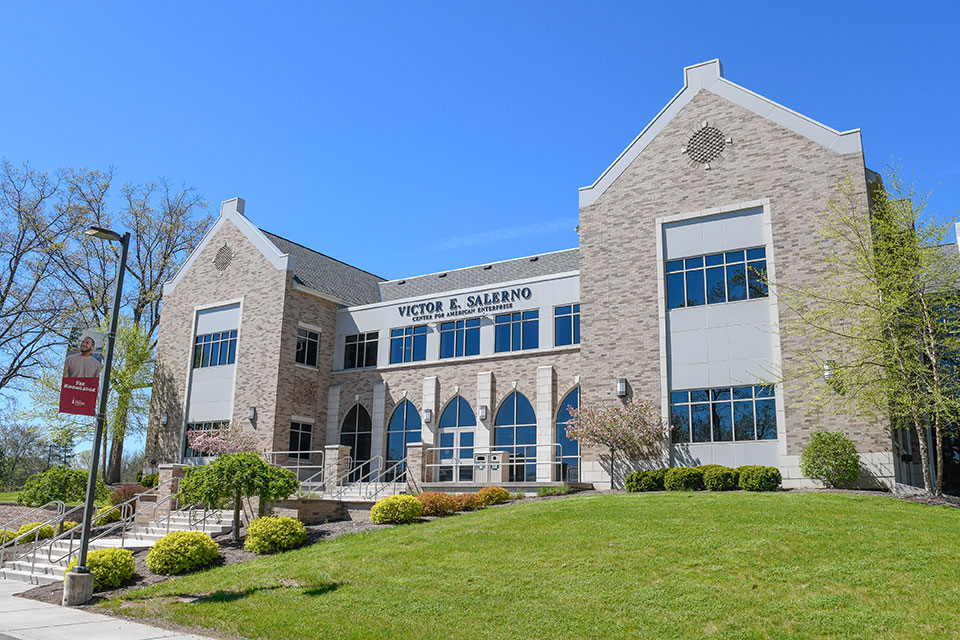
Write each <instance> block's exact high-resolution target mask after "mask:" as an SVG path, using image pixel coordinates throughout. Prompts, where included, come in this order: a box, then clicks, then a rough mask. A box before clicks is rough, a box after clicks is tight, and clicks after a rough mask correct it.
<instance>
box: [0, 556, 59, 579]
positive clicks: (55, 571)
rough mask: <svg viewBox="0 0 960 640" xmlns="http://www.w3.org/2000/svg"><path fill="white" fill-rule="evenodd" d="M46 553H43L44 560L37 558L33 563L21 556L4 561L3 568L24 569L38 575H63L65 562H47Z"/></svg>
mask: <svg viewBox="0 0 960 640" xmlns="http://www.w3.org/2000/svg"><path fill="white" fill-rule="evenodd" d="M45 560H46V555H44V562H41V561H40V559H39V558H37V561H36V562H34V563H31V562H30V559H29V558H21V559H20V560H13V561H11V562H4V563H3V568H4V569H10V570H13V571H25V572H27V573H30V572H31V568H32V571H33V573H36V574H39V575H47V576H59V577H61V578H62V577H63V572H64V571H65V570H66V568H67V564H66V563H65V562H64V563H62V564H61V563H49V562H46V561H45Z"/></svg>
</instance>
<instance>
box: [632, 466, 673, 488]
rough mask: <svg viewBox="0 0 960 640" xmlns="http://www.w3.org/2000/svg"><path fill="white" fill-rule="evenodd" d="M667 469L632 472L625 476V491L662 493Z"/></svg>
mask: <svg viewBox="0 0 960 640" xmlns="http://www.w3.org/2000/svg"><path fill="white" fill-rule="evenodd" d="M666 475H667V469H651V470H650V471H634V472H633V473H631V474H630V475H628V476H627V491H630V492H633V493H635V492H638V491H663V489H664V486H663V481H664V478H665V477H666Z"/></svg>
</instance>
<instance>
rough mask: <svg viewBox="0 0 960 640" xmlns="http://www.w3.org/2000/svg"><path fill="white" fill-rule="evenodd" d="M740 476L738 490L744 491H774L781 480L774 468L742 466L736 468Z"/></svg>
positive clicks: (778, 471)
mask: <svg viewBox="0 0 960 640" xmlns="http://www.w3.org/2000/svg"><path fill="white" fill-rule="evenodd" d="M737 472H738V473H739V474H740V488H741V489H743V490H744V491H776V490H777V489H778V488H779V487H780V483H781V482H782V480H783V478H781V477H780V470H779V469H777V468H776V467H763V466H760V465H744V466H742V467H737Z"/></svg>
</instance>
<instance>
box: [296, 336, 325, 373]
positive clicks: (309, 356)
mask: <svg viewBox="0 0 960 640" xmlns="http://www.w3.org/2000/svg"><path fill="white" fill-rule="evenodd" d="M319 347H320V334H319V333H317V332H316V331H311V330H310V329H297V362H298V363H300V364H305V365H307V366H308V367H315V366H317V349H318V348H319Z"/></svg>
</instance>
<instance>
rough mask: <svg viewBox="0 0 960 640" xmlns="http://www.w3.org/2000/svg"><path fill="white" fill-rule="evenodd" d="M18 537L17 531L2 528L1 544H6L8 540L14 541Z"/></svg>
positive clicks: (0, 532) (0, 533) (0, 534)
mask: <svg viewBox="0 0 960 640" xmlns="http://www.w3.org/2000/svg"><path fill="white" fill-rule="evenodd" d="M16 537H17V532H16V531H11V530H10V529H0V544H6V543H8V542H13V541H14V540H15V539H16Z"/></svg>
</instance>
